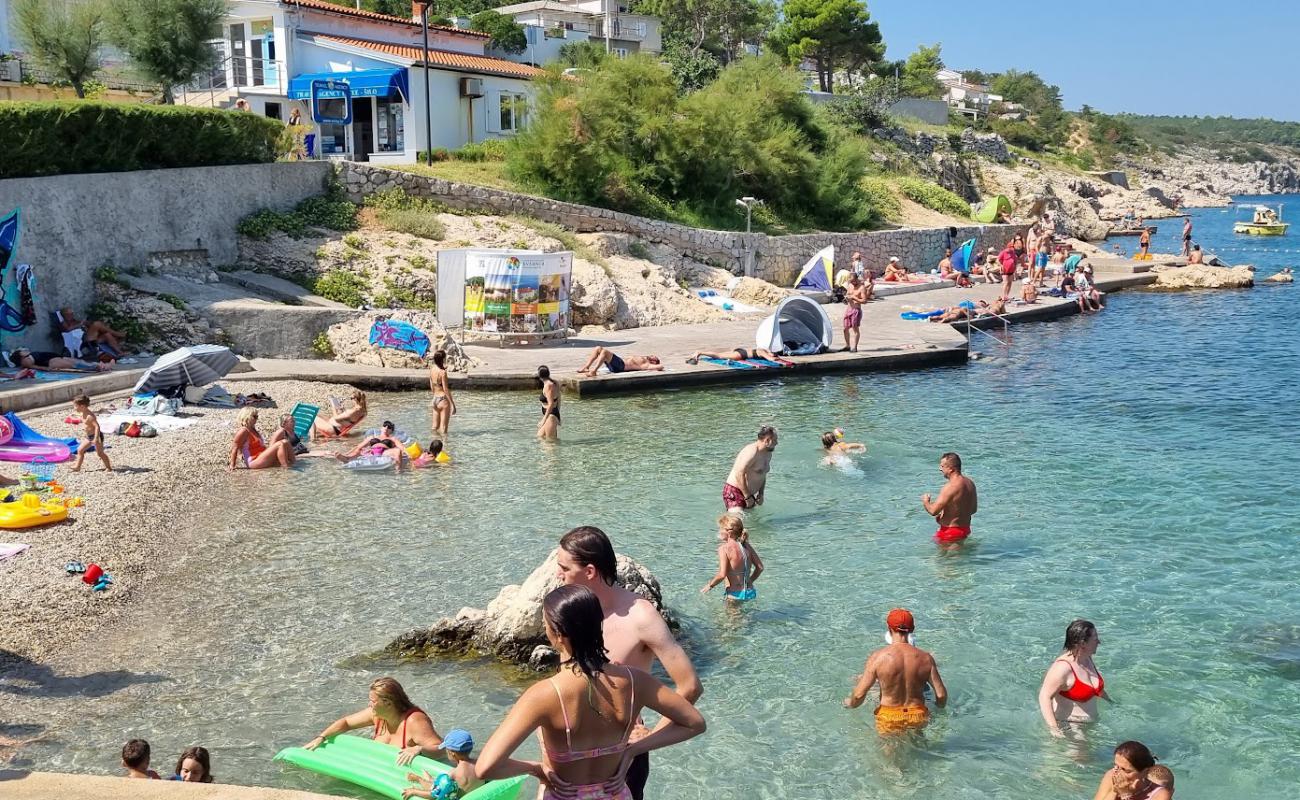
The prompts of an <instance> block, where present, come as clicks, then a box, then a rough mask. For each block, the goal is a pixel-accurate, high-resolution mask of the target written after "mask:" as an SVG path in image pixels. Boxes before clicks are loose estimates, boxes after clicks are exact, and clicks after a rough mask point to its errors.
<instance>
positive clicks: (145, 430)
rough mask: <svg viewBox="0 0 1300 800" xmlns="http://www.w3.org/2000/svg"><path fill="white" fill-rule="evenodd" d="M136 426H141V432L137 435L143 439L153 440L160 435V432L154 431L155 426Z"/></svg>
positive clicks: (141, 423) (143, 424)
mask: <svg viewBox="0 0 1300 800" xmlns="http://www.w3.org/2000/svg"><path fill="white" fill-rule="evenodd" d="M136 425H138V426H139V429H138V430H139V432H138V433H137V434H136V435H138V436H139V437H140V438H142V439H152V438H153V437H155V436H157V435H158V431H157V430H155V429H154V426H152V425H150V424H149V423H147V422H137V423H136Z"/></svg>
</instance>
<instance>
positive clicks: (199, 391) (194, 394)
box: [185, 386, 208, 406]
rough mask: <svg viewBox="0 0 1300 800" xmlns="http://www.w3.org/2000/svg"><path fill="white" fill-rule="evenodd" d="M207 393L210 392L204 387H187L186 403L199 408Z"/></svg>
mask: <svg viewBox="0 0 1300 800" xmlns="http://www.w3.org/2000/svg"><path fill="white" fill-rule="evenodd" d="M207 391H208V390H207V389H204V388H203V387H202V386H186V387H185V402H186V403H189V404H190V405H192V406H197V405H198V404H199V403H202V402H203V395H205V394H207Z"/></svg>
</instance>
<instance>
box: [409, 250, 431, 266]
mask: <svg viewBox="0 0 1300 800" xmlns="http://www.w3.org/2000/svg"><path fill="white" fill-rule="evenodd" d="M406 263H408V264H410V265H411V267H412V268H413V269H424V270H427V269H429V268H430V264H429V259H427V258H425V257H424V256H422V255H420V254H419V253H416V254H414V255H412V256H409V257H408V258H407V259H406Z"/></svg>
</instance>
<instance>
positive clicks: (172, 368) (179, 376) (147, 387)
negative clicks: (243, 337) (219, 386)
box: [135, 344, 239, 393]
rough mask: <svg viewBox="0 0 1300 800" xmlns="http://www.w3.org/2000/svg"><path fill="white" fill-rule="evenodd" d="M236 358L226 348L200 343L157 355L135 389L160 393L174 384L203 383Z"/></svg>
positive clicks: (226, 369)
mask: <svg viewBox="0 0 1300 800" xmlns="http://www.w3.org/2000/svg"><path fill="white" fill-rule="evenodd" d="M238 363H239V358H238V356H236V355H235V354H234V353H232V352H230V348H229V347H222V346H221V345H216V344H200V345H195V346H194V347H182V348H181V349H179V350H173V351H171V352H170V353H168V354H167V355H165V356H163V357H162V358H159V359H158V360H157V361H156V362H154V365H153V366H152V367H150V368H149V369H148V370H147V371H146V372H145V373H144V374H143V375H141V376H140V380H139V381H138V382H136V384H135V391H136V392H137V393H139V392H161V391H163V390H164V389H170V388H172V387H174V386H207V385H208V384H209V383H212V382H214V381H219V380H221V379H222V378H224V377H225V376H226V373H228V372H230V370H231V369H233V368H234V366H235V365H236V364H238Z"/></svg>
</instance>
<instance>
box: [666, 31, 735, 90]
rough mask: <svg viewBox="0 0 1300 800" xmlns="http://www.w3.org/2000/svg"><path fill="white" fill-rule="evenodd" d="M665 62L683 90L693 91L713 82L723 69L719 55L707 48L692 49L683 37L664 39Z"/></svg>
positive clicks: (679, 88)
mask: <svg viewBox="0 0 1300 800" xmlns="http://www.w3.org/2000/svg"><path fill="white" fill-rule="evenodd" d="M662 55H663V60H664V63H665V64H667V65H668V69H670V70H672V73H673V80H675V81H677V88H678V90H680V91H682V92H693V91H696V90H697V89H702V88H704V87H705V86H707V85H708V84H710V83H712V82H713V81H714V80H715V79H716V78H717V77H718V71H719V70H721V69H722V64H721V62H719V61H718V57H717V56H715V55H713V54H712V53H710V52H709V51H707V50H702V49H691V48H690V47H688V46H687V45H686V44H685V43H684V42H682V41H681V39H679V38H676V37H673V38H667V39H665V40H664V51H663V54H662Z"/></svg>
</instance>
